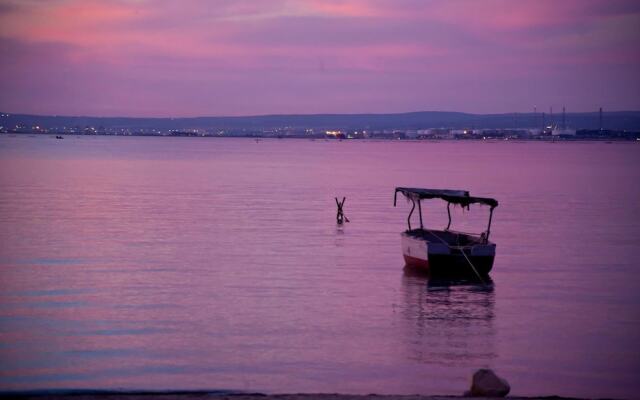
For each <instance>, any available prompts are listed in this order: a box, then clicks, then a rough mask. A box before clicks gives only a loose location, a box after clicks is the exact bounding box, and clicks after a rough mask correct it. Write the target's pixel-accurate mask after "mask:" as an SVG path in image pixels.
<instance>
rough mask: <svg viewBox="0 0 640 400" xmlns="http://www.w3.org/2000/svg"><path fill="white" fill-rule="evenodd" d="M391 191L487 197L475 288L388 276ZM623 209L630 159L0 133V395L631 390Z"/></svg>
mask: <svg viewBox="0 0 640 400" xmlns="http://www.w3.org/2000/svg"><path fill="white" fill-rule="evenodd" d="M395 186H418V187H420V186H422V187H435V188H460V189H468V190H470V191H471V193H472V194H474V195H478V196H493V197H496V198H497V199H498V200H499V201H500V206H499V207H498V208H497V210H496V213H495V216H494V217H495V222H494V226H493V230H492V238H493V240H494V241H495V242H496V243H497V245H498V255H497V258H496V262H495V267H494V271H493V272H492V278H493V282H494V284H493V286H490V287H482V286H474V285H453V284H450V283H447V282H445V283H442V282H433V281H432V282H428V281H427V280H426V279H425V278H424V277H421V276H413V275H411V274H407V273H405V272H403V268H402V267H403V262H402V257H401V252H400V246H399V232H401V231H402V230H403V229H405V223H406V222H405V217H406V215H407V212H408V209H409V207H408V206H407V205H406V203H405V202H404V201H400V202H399V207H398V208H395V209H394V208H393V207H392V200H393V198H392V197H393V196H392V195H393V188H394V187H395ZM334 196H346V197H347V201H346V204H345V211H346V214H347V216H348V217H349V219H350V220H351V223H349V224H347V225H346V226H345V227H343V228H338V227H337V226H336V224H335V203H334V200H333V197H334ZM425 206H426V207H425V221H426V222H428V224H429V225H432V226H433V225H434V226H436V227H442V226H443V225H445V219H446V208H445V205H444V204H443V203H441V202H438V201H432V202H428V203H426V204H425ZM486 217H487V210H486V209H483V208H480V207H476V208H473V207H472V209H471V212H470V213H469V212H462V211H461V210H456V212H455V215H454V227H456V226H458V227H462V228H465V229H467V228H472V227H477V229H475V230H480V228H481V227H484V223H485V220H486ZM639 217H640V144H636V143H625V144H605V143H555V144H553V143H513V142H440V143H434V142H420V143H418V142H364V141H344V142H337V141H331V142H326V141H322V140H319V141H305V140H263V141H261V142H259V143H256V142H255V141H253V140H245V139H207V138H122V137H120V138H118V137H113V138H110V137H93V138H92V137H78V138H74V137H67V138H66V139H65V140H54V139H52V138H49V137H35V138H32V137H6V136H3V137H0V274H1V275H0V278H1V286H0V365H1V368H0V389H1V390H9V389H37V388H129V389H200V388H218V389H238V390H251V391H265V392H348V393H372V392H375V393H405V394H410V393H426V394H460V393H461V392H462V391H463V390H464V389H465V388H466V387H467V386H468V382H469V377H470V375H471V374H472V372H473V371H474V370H475V369H477V368H480V367H491V368H494V369H495V370H496V371H497V372H498V373H499V374H501V375H503V376H504V377H506V378H507V379H508V380H509V382H510V383H511V385H512V388H513V389H512V393H513V394H514V395H551V394H557V395H566V396H588V397H604V396H609V397H623V398H632V397H637V395H638V393H639V391H640V345H639V344H638V343H640V306H639V305H640V272H639V271H638V267H639V265H638V264H639V262H638V260H639V258H638V250H640V246H639V244H638V243H639V242H638V240H639V239H640V218H639ZM456 223H458V224H456ZM460 223H461V224H460Z"/></svg>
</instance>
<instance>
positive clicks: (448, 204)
mask: <svg viewBox="0 0 640 400" xmlns="http://www.w3.org/2000/svg"><path fill="white" fill-rule="evenodd" d="M447 215H448V216H449V223H448V224H447V229H446V230H447V231H448V230H449V227H450V226H451V203H449V202H447Z"/></svg>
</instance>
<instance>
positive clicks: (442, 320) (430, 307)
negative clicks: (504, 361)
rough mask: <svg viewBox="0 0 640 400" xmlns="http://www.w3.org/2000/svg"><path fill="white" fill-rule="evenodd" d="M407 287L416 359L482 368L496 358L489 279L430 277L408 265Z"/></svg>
mask: <svg viewBox="0 0 640 400" xmlns="http://www.w3.org/2000/svg"><path fill="white" fill-rule="evenodd" d="M402 289H403V290H402V292H403V293H402V295H403V297H404V303H403V305H404V306H403V308H402V311H401V314H402V316H403V320H404V322H405V323H406V326H407V328H408V329H407V330H406V333H407V336H408V339H410V340H406V341H405V342H406V343H407V344H408V346H409V348H408V350H409V355H408V357H409V358H410V359H412V360H414V361H418V362H420V363H427V364H437V365H442V366H456V367H458V366H466V365H468V366H469V367H470V368H477V367H478V366H481V365H487V364H489V362H490V361H491V360H492V359H494V358H496V352H495V345H494V338H495V328H494V326H493V320H494V303H495V294H494V289H495V287H494V284H493V282H492V281H491V279H490V278H489V277H485V278H484V283H482V282H480V281H473V280H450V279H449V280H444V279H435V278H431V279H430V278H429V276H427V275H425V274H422V273H418V272H416V271H415V269H411V268H405V270H404V275H403V277H402Z"/></svg>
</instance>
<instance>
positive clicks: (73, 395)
mask: <svg viewBox="0 0 640 400" xmlns="http://www.w3.org/2000/svg"><path fill="white" fill-rule="evenodd" d="M0 397H3V398H19V399H47V400H95V399H104V400H148V399H161V400H191V399H211V398H215V400H454V399H467V398H469V399H478V400H481V399H495V398H498V397H465V396H437V395H436V396H430V395H377V394H368V395H351V394H339V393H299V394H269V395H267V394H262V393H248V394H244V393H238V394H235V393H233V394H230V393H225V392H98V391H95V392H94V391H87V392H23V393H3V394H1V395H0ZM507 398H508V399H511V400H532V399H549V400H576V399H577V398H573V397H559V396H542V397H512V396H508V397H507Z"/></svg>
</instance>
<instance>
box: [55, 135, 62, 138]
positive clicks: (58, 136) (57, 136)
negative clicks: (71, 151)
mask: <svg viewBox="0 0 640 400" xmlns="http://www.w3.org/2000/svg"><path fill="white" fill-rule="evenodd" d="M56 139H64V138H63V137H62V136H60V135H56Z"/></svg>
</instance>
